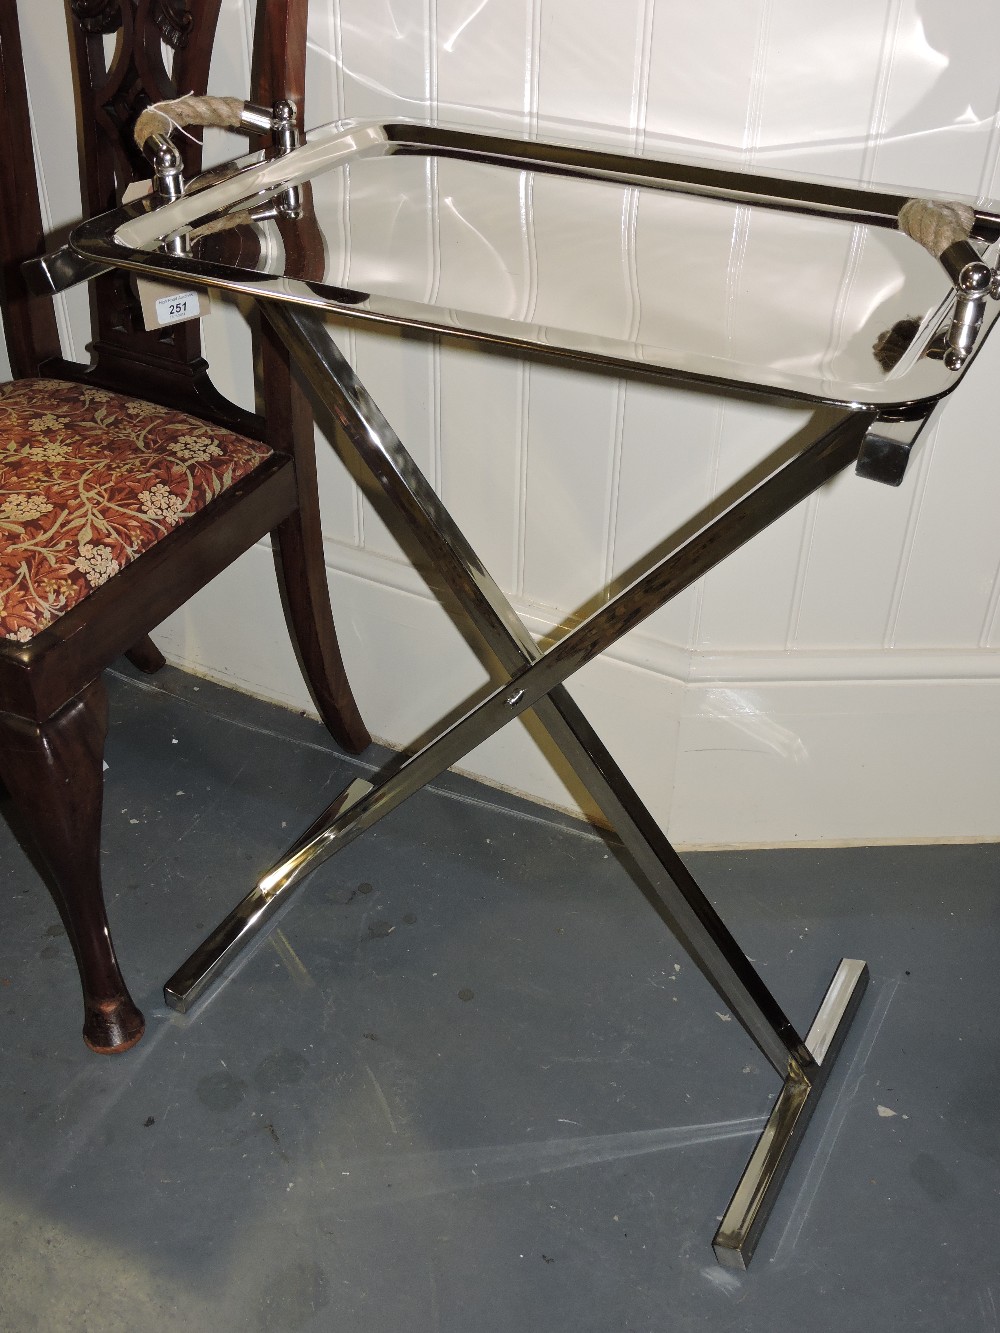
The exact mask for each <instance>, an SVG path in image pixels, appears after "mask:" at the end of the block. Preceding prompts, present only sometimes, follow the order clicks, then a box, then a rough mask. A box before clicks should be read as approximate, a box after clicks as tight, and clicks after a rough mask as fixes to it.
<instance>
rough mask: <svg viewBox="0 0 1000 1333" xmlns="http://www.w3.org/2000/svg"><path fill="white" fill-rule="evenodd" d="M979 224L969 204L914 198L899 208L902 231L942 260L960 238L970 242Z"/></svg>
mask: <svg viewBox="0 0 1000 1333" xmlns="http://www.w3.org/2000/svg"><path fill="white" fill-rule="evenodd" d="M975 225H976V210H975V209H974V208H972V207H970V206H969V205H968V204H955V203H949V202H947V201H945V200H941V199H910V200H908V201H907V202H906V203H905V204H904V205H903V207H902V208H901V209H900V210H899V230H900V231H901V232H904V233H905V234H906V235H907V236H909V237H910V238H911V239H912V240H914V241H916V242H917V244H918V245H922V246H923V247H924V249H925V250H929V251H930V253H931V254H932V255H933V256H934V258H935V259H940V257H941V256H942V255H943V254H944V252H945V250H947V249H948V247H949V246H950V245H954V244H955V242H956V241H967V240H968V239H969V237H970V235H971V234H972V228H973V227H974V226H975Z"/></svg>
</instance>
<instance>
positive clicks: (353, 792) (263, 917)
mask: <svg viewBox="0 0 1000 1333" xmlns="http://www.w3.org/2000/svg"><path fill="white" fill-rule="evenodd" d="M371 789H372V784H371V783H370V782H365V781H364V779H363V778H358V779H356V780H355V781H354V782H352V783H351V785H350V786H349V787H345V788H344V790H343V791H342V792H341V793H340V795H339V796H338V797H337V799H336V801H335V802H334V804H333V806H332V807H331V811H336V813H338V814H340V813H343V811H345V810H347V809H348V808H349V807H350V806H352V805H353V804H354V803H355V801H359V800H360V799H361V797H362V796H367V794H368V793H369V792H370V791H371ZM312 834H313V830H312V829H311V828H310V829H307V830H306V832H305V833H304V834H303V835H302V838H301V839H300V840H299V842H300V843H303V842H308V841H311V838H312ZM298 846H299V844H296V846H295V847H290V848H289V850H288V853H287V855H286V859H285V863H284V864H286V865H290V866H292V867H296V866H297V863H296V851H297V848H298ZM284 887H285V885H284V882H283V881H282V880H280V879H278V880H276V879H275V877H274V875H273V874H271V875H265V876H263V878H262V879H260V880H258V882H257V884H256V885H255V886H254V887H253V889H251V891H250V892H249V893H248V894H247V896H246V897H245V898H244V899H243V901H242V902H240V903H238V904H237V906H236V907H235V908H234V909H233V911H231V912H230V913H229V915H228V916H227V917H226V919H225V921H222V922H221V923H220V924H219V925H218V926H216V928H215V929H214V930H213V931H212V933H211V935H209V936H208V938H207V939H205V940H203V941H202V942H201V944H199V945H198V947H197V949H195V951H194V953H193V954H192V955H191V957H190V958H189V959H188V960H187V962H185V963H183V964H182V965H181V966H180V967H179V968H178V969H177V971H176V972H175V973H174V975H173V976H172V977H171V978H170V980H169V981H168V982H167V984H166V985H165V986H164V987H163V998H164V1000H165V1001H166V1002H167V1004H168V1005H169V1006H170V1008H171V1009H176V1010H177V1012H178V1013H179V1014H186V1013H187V1011H188V1010H189V1009H190V1008H191V1006H192V1005H193V1004H194V1003H195V1001H196V1000H197V999H199V997H200V996H202V995H204V993H205V991H206V990H208V988H209V986H211V985H212V983H213V982H214V981H215V979H216V977H219V976H221V975H222V973H223V972H225V970H226V968H228V967H229V966H230V964H231V963H233V962H234V961H235V959H236V958H237V957H239V955H240V954H241V953H242V952H243V951H244V949H246V948H248V947H249V945H250V943H251V942H252V941H253V940H254V939H256V937H257V936H258V935H259V934H260V932H261V931H262V930H263V929H264V927H265V926H266V925H267V924H268V923H269V922H270V920H271V918H272V917H273V916H274V915H275V913H276V912H277V911H278V910H279V909H280V908H281V907H283V906H284V905H285V902H286V897H287V895H285V894H283V893H282V890H283V888H284Z"/></svg>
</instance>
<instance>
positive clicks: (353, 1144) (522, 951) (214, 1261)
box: [0, 670, 1000, 1333]
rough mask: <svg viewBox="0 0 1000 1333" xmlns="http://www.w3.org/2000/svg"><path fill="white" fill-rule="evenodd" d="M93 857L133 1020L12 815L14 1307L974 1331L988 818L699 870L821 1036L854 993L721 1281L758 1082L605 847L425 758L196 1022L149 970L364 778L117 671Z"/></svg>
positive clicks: (217, 705) (762, 1098)
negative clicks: (870, 843) (774, 1197)
mask: <svg viewBox="0 0 1000 1333" xmlns="http://www.w3.org/2000/svg"><path fill="white" fill-rule="evenodd" d="M110 685H111V693H112V713H113V729H112V734H111V737H110V739H109V744H108V752H107V754H108V763H109V769H108V772H107V797H106V809H105V838H104V847H105V877H106V889H107V896H108V901H109V909H110V913H111V917H112V925H113V928H114V931H115V936H116V940H117V943H118V948H119V953H120V956H121V958H122V962H123V966H124V968H125V971H126V974H127V976H128V978H129V982H130V984H131V986H132V989H133V993H134V994H135V997H136V999H137V1001H138V1002H139V1004H140V1006H141V1007H142V1008H143V1010H144V1011H145V1013H146V1016H147V1022H148V1029H147V1035H146V1037H145V1039H144V1041H143V1042H142V1043H141V1045H140V1046H139V1047H137V1048H136V1049H135V1050H134V1051H132V1052H131V1053H129V1054H127V1055H124V1056H121V1057H116V1058H110V1059H108V1058H104V1059H102V1058H100V1057H97V1056H94V1055H91V1054H89V1053H88V1052H87V1051H86V1049H85V1048H84V1046H83V1044H82V1042H81V1041H80V1038H79V1023H80V1015H79V1000H78V993H77V983H76V975H75V969H74V966H73V962H72V958H71V955H70V950H69V947H68V945H67V943H66V940H65V938H64V936H63V933H62V930H61V928H60V926H59V923H58V918H57V914H56V911H55V908H54V907H53V905H52V903H51V901H50V899H49V897H48V895H47V893H46V892H45V890H44V888H43V887H42V885H41V883H40V882H39V880H38V877H37V875H36V873H35V871H34V870H33V868H32V866H31V863H30V861H29V860H28V858H27V857H26V856H25V854H24V852H23V850H22V849H21V848H20V847H19V845H18V844H17V842H16V841H15V839H14V837H13V835H12V834H11V833H10V832H9V831H8V827H7V825H6V823H4V822H0V894H2V896H3V902H4V916H3V919H4V930H3V933H2V936H0V1024H2V1032H3V1054H4V1077H3V1079H2V1080H0V1119H2V1124H3V1126H4V1133H3V1141H2V1148H0V1330H2V1333H21V1331H22V1330H36V1329H37V1330H46V1331H47V1333H48V1331H51V1330H62V1329H68V1330H95V1333H96V1330H101V1333H116V1331H117V1330H123V1331H125V1330H128V1333H142V1331H143V1330H168V1329H171V1330H172V1329H175V1328H178V1329H179V1328H185V1329H192V1330H203V1329H204V1330H212V1331H213V1333H224V1331H225V1330H229V1329H240V1330H243V1329H258V1328H259V1329H273V1330H285V1329H289V1330H298V1329H302V1330H337V1331H338V1333H339V1331H340V1330H346V1331H350V1333H355V1331H358V1333H369V1331H371V1333H381V1331H382V1330H386V1331H388V1330H392V1331H393V1333H411V1331H412V1333H424V1330H427V1331H428V1333H430V1331H431V1330H434V1331H439V1330H445V1331H446V1333H467V1331H471V1330H475V1331H476V1333H494V1331H495V1333H508V1331H510V1333H513V1331H514V1330H517V1331H518V1333H523V1331H524V1330H532V1331H533V1330H546V1333H548V1331H551V1333H556V1331H562V1330H566V1333H570V1331H572V1333H580V1331H582V1330H595V1331H601V1333H603V1331H604V1330H619V1329H636V1330H646V1331H648V1333H659V1331H660V1330H687V1329H712V1330H718V1331H719V1333H729V1331H730V1330H732V1331H734V1333H735V1331H737V1330H738V1331H739V1333H756V1331H757V1330H760V1331H761V1333H763V1331H764V1330H768V1333H782V1330H786V1329H787V1330H791V1329H796V1330H798V1329H808V1330H811V1333H823V1331H824V1330H831V1331H832V1330H837V1331H838V1333H843V1331H844V1330H854V1329H859V1328H869V1327H870V1328H872V1329H878V1330H879V1331H880V1333H892V1331H893V1330H904V1329H905V1330H908V1331H912V1330H923V1329H927V1330H935V1331H936V1333H940V1331H942V1330H952V1329H955V1330H958V1329H961V1330H966V1329H975V1330H979V1329H983V1330H996V1329H998V1328H1000V1315H998V1307H1000V1276H998V1275H997V1268H996V1258H995V1255H996V1249H997V1240H998V1235H1000V1227H998V1198H997V1195H998V1185H1000V1103H998V1095H997V1094H998V1091H1000V1040H998V1037H997V1033H996V1029H995V1027H994V1019H995V1015H996V1012H997V998H998V997H997V986H996V981H995V977H996V971H997V968H996V957H997V945H998V940H1000V894H998V892H997V880H998V873H1000V850H998V848H997V847H995V846H974V847H960V846H952V847H922V848H893V849H859V850H830V851H822V852H819V851H807V850H796V851H786V852H773V853H767V852H755V853H739V854H737V853H726V854H724V853H713V854H700V855H697V856H690V857H688V858H687V860H688V862H689V864H690V865H691V867H692V869H693V870H694V872H695V874H696V875H698V876H699V877H700V879H701V881H702V882H703V884H704V886H705V888H706V890H707V892H708V893H709V895H710V896H711V898H712V899H713V901H714V902H715V903H716V905H717V906H718V907H719V908H720V910H721V911H722V913H723V915H724V917H725V918H726V920H727V921H728V923H729V924H730V926H731V927H732V928H733V930H734V931H735V932H736V934H737V936H738V937H739V938H740V940H741V942H742V943H743V945H744V947H745V948H746V949H747V952H748V953H749V955H750V956H751V957H752V958H753V959H755V960H756V962H757V964H758V966H759V967H760V969H761V970H762V972H763V973H764V975H765V977H766V978H767V979H768V980H769V982H770V984H771V985H772V986H773V989H774V991H775V993H776V994H777V997H778V999H779V1000H780V1001H781V1002H782V1003H783V1004H784V1005H785V1007H786V1008H787V1009H788V1011H789V1012H790V1014H791V1016H792V1018H793V1019H794V1020H795V1021H796V1022H797V1023H798V1024H799V1025H800V1026H801V1028H803V1029H804V1028H806V1027H807V1026H808V1024H809V1022H810V1021H811V1018H812V1015H813V1012H814V1011H815V1008H816V1006H817V1004H818V1003H819V1000H820V998H821V996H822V993H823V991H824V990H825V988H826V985H827V982H828V980H829V977H830V975H831V974H832V971H833V968H834V966H835V965H836V962H837V961H838V960H839V958H840V957H841V956H842V955H847V956H855V957H863V958H867V960H868V962H869V964H870V966H871V971H872V984H871V987H870V989H869V992H868V995H867V997H866V999H865V1002H864V1006H863V1008H862V1010H861V1012H860V1014H859V1016H858V1019H857V1020H856V1023H855V1025H854V1028H853V1030H852V1032H851V1034H850V1035H849V1037H848V1040H847V1044H846V1046H845V1048H844V1051H843V1054H842V1056H841V1059H840V1062H839V1065H838V1068H837V1070H836V1072H835V1075H834V1077H833V1080H832V1082H831V1084H830V1085H829V1087H828V1089H827V1091H826V1093H825V1094H824V1099H823V1101H822V1103H821V1104H820V1107H819V1109H818V1111H817V1113H816V1117H815V1119H814V1120H813V1123H812V1125H811V1127H810V1131H809V1135H808V1137H807V1139H806V1142H805V1144H804V1147H803V1150H802V1152H801V1153H800V1156H799V1158H798V1159H797V1161H796V1163H795V1165H794V1166H793V1168H792V1172H791V1174H790V1176H789V1178H788V1180H787V1182H786V1185H785V1187H784V1190H783V1192H782V1195H781V1198H780V1200H779V1203H778V1205H777V1208H776V1211H775V1214H774V1216H773V1217H772V1220H771V1222H770V1224H769V1226H768V1229H767V1231H766V1232H765V1235H764V1239H763V1241H762V1242H761V1246H760V1249H759V1250H758V1253H757V1257H756V1259H755V1261H754V1264H753V1266H752V1268H751V1270H750V1272H749V1273H748V1274H747V1275H746V1276H745V1277H737V1276H734V1275H732V1274H728V1273H726V1272H724V1271H723V1270H722V1269H720V1268H718V1267H717V1266H716V1264H715V1261H714V1259H713V1256H712V1251H711V1245H710V1243H711V1237H712V1233H713V1230H714V1227H715V1222H716V1218H717V1217H718V1216H719V1214H720V1213H721V1212H722V1209H723V1207H724V1206H725V1204H726V1201H727V1200H728V1197H729V1194H730V1192H731V1190H732V1189H733V1187H734V1185H735V1183H736V1181H737V1179H738V1177H739V1174H740V1171H741V1170H742V1167H743V1164H744V1162H745V1160H746V1157H747V1155H748V1153H749V1151H750V1148H751V1145H752V1142H753V1136H754V1134H755V1133H756V1131H757V1130H758V1128H759V1126H760V1124H761V1121H762V1118H763V1116H764V1115H765V1114H766V1112H767V1110H768V1109H769V1106H770V1103H771V1100H772V1098H773V1096H774V1094H775V1092H776V1091H777V1081H776V1078H775V1077H774V1076H773V1075H772V1074H771V1072H770V1071H769V1069H768V1068H767V1067H766V1066H765V1064H764V1062H763V1061H762V1059H761V1057H760V1056H759V1055H758V1054H757V1052H756V1050H755V1048H754V1047H753V1046H752V1044H751V1043H750V1041H749V1039H748V1038H747V1037H746V1036H745V1035H744V1033H743V1031H742V1029H741V1028H740V1027H739V1025H738V1024H737V1023H736V1022H734V1021H732V1020H731V1019H730V1017H729V1015H728V1014H727V1013H726V1011H725V1009H724V1006H722V1004H721V1003H720V1001H719V1000H718V999H717V998H716V996H715V995H714V993H713V992H712V991H711V990H710V988H709V987H708V985H707V983H706V982H705V981H704V979H703V978H702V977H701V975H700V974H699V973H698V972H697V971H696V969H695V968H694V967H693V966H692V965H691V964H690V963H689V962H688V960H687V958H686V957H685V955H684V954H683V952H682V951H681V949H680V948H679V946H678V945H677V944H676V943H675V942H674V940H673V939H672V937H671V936H670V934H669V933H668V932H667V931H666V930H665V928H664V927H663V926H662V924H661V923H660V921H659V919H658V918H657V917H656V916H655V914H654V913H653V911H652V909H651V908H650V907H649V905H648V904H647V902H646V900H645V899H644V897H643V895H642V894H641V893H640V892H639V891H638V889H637V888H636V887H635V885H634V883H633V882H632V880H631V879H630V877H629V874H628V872H627V869H626V868H625V867H624V866H623V864H622V862H621V860H620V858H619V857H618V855H616V853H615V851H614V849H613V848H611V849H609V847H608V846H607V845H605V843H604V842H603V841H602V840H601V839H600V838H599V837H598V836H596V835H595V834H594V833H593V832H592V831H590V830H587V829H585V828H582V827H581V826H579V825H575V824H573V823H572V822H571V821H567V820H559V819H555V818H550V817H549V816H548V815H547V814H546V813H545V812H543V811H539V810H537V809H536V808H534V807H531V806H529V805H527V804H524V803H519V802H517V801H514V800H507V799H506V798H504V797H501V796H499V795H498V794H496V793H493V792H490V791H488V790H487V789H484V788H481V787H477V786H475V785H474V784H472V783H470V782H467V781H464V780H462V779H456V778H454V777H449V778H447V779H446V780H444V781H443V782H442V783H441V784H438V785H437V786H435V787H434V788H433V789H430V790H427V791H425V792H423V793H421V794H419V795H418V796H416V797H415V798H413V799H412V800H411V801H410V802H409V803H407V804H406V805H405V806H403V807H402V808H401V809H400V810H398V811H397V812H396V813H395V814H394V815H392V816H391V817H390V818H389V819H387V820H386V821H385V822H384V823H382V824H381V825H379V827H378V828H377V829H375V830H373V831H372V832H371V833H369V834H368V835H366V836H365V837H364V838H363V839H361V840H360V841H359V842H357V843H355V844H353V845H352V846H350V847H349V848H347V849H346V850H345V851H343V852H342V853H341V854H340V855H339V856H337V857H335V858H333V859H332V860H330V861H328V862H327V863H325V864H324V865H323V866H322V867H321V868H320V869H318V870H317V871H316V873H315V874H314V875H313V876H312V878H311V879H310V881H309V882H308V884H307V886H306V887H305V888H304V889H303V890H302V891H301V893H300V894H299V895H298V897H297V898H296V900H295V902H294V904H293V906H292V907H291V909H290V910H289V911H288V912H287V913H286V914H285V915H284V916H283V917H282V918H281V920H280V922H279V925H278V928H277V929H276V930H275V931H274V932H273V934H272V935H271V936H270V937H269V938H268V939H267V941H266V942H265V943H264V944H263V945H262V946H261V947H259V948H258V949H257V951H256V952H255V953H254V954H253V955H252V956H251V957H250V959H249V961H247V962H246V964H245V965H244V966H243V967H242V968H241V969H240V970H239V971H238V972H237V973H236V975H235V976H234V977H233V978H232V979H230V980H229V981H228V983H227V984H225V985H224V986H223V987H222V988H221V989H220V990H219V992H218V993H217V994H216V995H215V996H214V998H212V999H211V1000H210V1001H209V1002H207V1003H204V1004H203V1005H202V1006H201V1007H200V1008H199V1009H198V1010H196V1011H195V1012H193V1013H192V1014H191V1015H189V1016H187V1017H180V1016H177V1015H174V1014H172V1013H170V1012H169V1011H168V1010H166V1009H165V1008H164V1007H163V1004H162V999H161V997H160V987H161V985H162V983H163V981H164V980H165V979H166V977H167V976H169V975H170V973H171V972H172V971H173V969H174V968H175V966H176V965H177V964H178V963H179V962H180V961H181V960H182V959H183V958H184V957H185V956H186V954H187V952H188V951H189V950H190V948H191V947H192V946H193V945H194V944H195V943H196V942H197V941H198V940H199V939H200V938H201V936H202V935H203V934H204V933H205V931H206V930H207V929H208V928H209V927H211V926H212V925H213V924H214V923H215V922H216V920H217V919H218V918H219V917H220V916H221V915H223V914H224V913H225V912H226V911H227V910H228V909H229V907H230V906H232V905H233V904H234V902H235V901H236V900H237V899H238V898H239V897H241V896H242V894H243V893H244V892H245V891H246V889H247V888H248V887H249V885H250V884H251V882H252V880H253V878H254V876H255V873H256V872H258V871H260V870H261V869H262V868H263V867H265V866H266V865H267V864H268V863H269V861H270V860H271V859H273V857H274V855H275V854H276V853H278V852H279V851H281V850H282V849H283V847H284V846H285V845H286V844H287V842H288V841H289V839H290V838H291V837H292V836H293V835H294V834H295V833H296V832H298V831H299V830H300V829H301V827H302V826H303V825H304V824H305V823H307V822H308V821H309V820H310V819H311V818H312V817H313V815H314V814H315V813H316V812H317V811H318V809H319V807H320V806H321V804H323V803H324V802H325V800H326V799H328V798H329V797H330V796H332V795H333V794H334V793H335V792H336V791H337V790H339V789H340V787H342V786H343V785H345V784H346V782H347V781H348V780H349V779H350V778H351V777H353V776H357V775H359V774H362V775H363V774H364V773H365V772H366V770H365V769H364V768H361V767H359V766H358V764H357V763H356V762H351V761H348V760H345V759H344V758H343V757H341V756H339V755H338V754H337V753H336V751H335V750H334V748H333V746H332V744H331V743H330V742H328V740H327V738H326V736H325V733H324V732H323V731H322V729H321V728H320V727H319V726H318V724H316V723H314V722H312V721H310V720H308V719H305V718H301V717H298V716H296V715H294V714H291V713H288V712H284V711H281V710H278V709H274V708H270V707H268V706H266V705H263V704H260V703H258V702H255V701H253V700H250V699H247V698H245V697H242V696H240V695H237V694H234V693H231V692H228V691H225V690H222V689H219V688H218V687H215V686H212V685H209V684H207V683H205V682H199V681H196V680H193V679H192V678H190V677H186V676H184V675H181V674H180V673H177V672H173V671H169V670H168V671H166V672H164V673H161V675H160V676H158V677H156V678H154V679H152V680H150V681H146V680H140V679H138V678H135V677H132V676H129V675H125V674H121V673H119V674H116V675H113V676H112V677H111V680H110Z"/></svg>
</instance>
